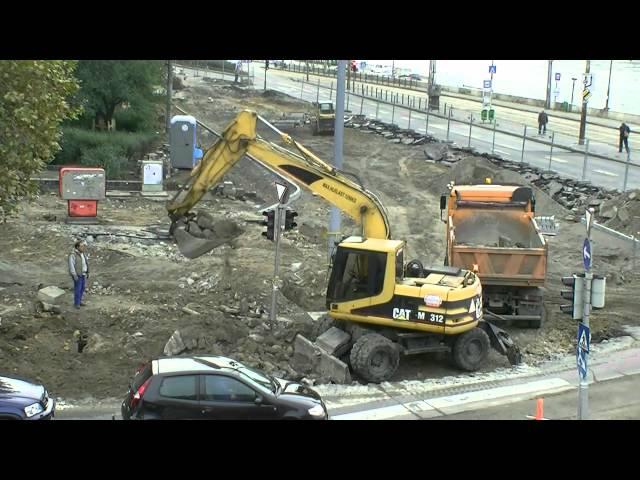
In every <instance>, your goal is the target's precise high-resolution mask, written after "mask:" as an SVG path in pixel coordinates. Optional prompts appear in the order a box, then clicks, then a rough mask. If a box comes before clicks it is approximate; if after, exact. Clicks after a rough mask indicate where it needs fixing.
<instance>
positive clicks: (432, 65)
mask: <svg viewBox="0 0 640 480" xmlns="http://www.w3.org/2000/svg"><path fill="white" fill-rule="evenodd" d="M435 82H436V61H435V60H429V86H428V90H429V89H430V88H431V86H432V85H434V84H435Z"/></svg>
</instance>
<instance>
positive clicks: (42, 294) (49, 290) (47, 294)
mask: <svg viewBox="0 0 640 480" xmlns="http://www.w3.org/2000/svg"><path fill="white" fill-rule="evenodd" d="M64 294H65V292H64V290H62V289H61V288H58V287H56V286H53V285H52V286H50V287H45V288H42V289H40V290H38V300H40V301H42V302H43V303H48V304H51V305H57V304H58V300H59V299H60V297H62V296H63V295H64Z"/></svg>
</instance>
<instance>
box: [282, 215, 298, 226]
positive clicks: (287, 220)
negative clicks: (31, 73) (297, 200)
mask: <svg viewBox="0 0 640 480" xmlns="http://www.w3.org/2000/svg"><path fill="white" fill-rule="evenodd" d="M284 215H285V216H284V229H285V230H292V229H294V228H296V227H297V226H298V224H297V223H296V222H295V221H294V219H295V218H296V217H297V216H298V212H296V211H295V210H287V211H286V212H285V214H284Z"/></svg>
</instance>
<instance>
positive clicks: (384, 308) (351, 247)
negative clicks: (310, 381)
mask: <svg viewBox="0 0 640 480" xmlns="http://www.w3.org/2000/svg"><path fill="white" fill-rule="evenodd" d="M258 121H261V122H262V123H263V124H265V125H266V126H267V127H269V128H271V129H272V130H273V131H275V132H276V133H277V134H278V135H279V136H280V138H281V139H282V141H283V142H284V143H285V144H286V145H287V146H288V147H292V149H295V151H292V150H290V149H288V148H283V147H281V146H279V145H277V144H275V143H272V142H269V141H267V140H265V139H264V138H262V137H260V136H259V135H257V132H256V127H257V122H258ZM245 154H247V155H249V156H250V157H251V158H252V159H254V160H257V161H258V162H260V163H261V164H263V165H264V166H266V167H267V168H269V169H271V170H272V171H276V172H278V173H279V174H281V175H282V176H284V177H286V178H287V179H289V180H290V181H291V182H293V183H295V184H297V185H300V186H302V187H304V188H306V189H308V190H310V191H311V192H313V193H315V194H317V195H318V196H320V197H322V198H324V199H325V200H327V201H328V202H329V203H330V204H332V205H334V206H336V207H337V208H339V209H340V210H341V211H343V212H344V213H345V214H347V215H348V216H350V217H351V218H352V219H353V220H354V221H355V223H356V224H357V225H359V226H360V227H361V234H360V235H359V236H350V237H346V238H343V239H342V241H341V242H339V244H337V245H336V249H335V254H334V255H333V259H332V265H331V267H330V268H331V271H330V276H329V283H328V286H327V294H326V306H327V310H328V312H327V315H326V316H324V317H321V318H320V319H318V320H317V324H318V325H323V326H324V327H326V331H325V328H319V330H318V333H320V335H319V336H317V338H315V339H312V340H315V341H311V340H309V339H307V338H305V337H303V336H301V335H297V337H296V339H295V343H294V364H295V366H296V369H298V370H299V371H300V370H301V369H302V371H314V373H316V374H318V375H319V376H320V377H321V378H323V379H325V380H328V381H332V382H335V383H347V382H350V381H351V376H350V373H351V372H355V373H356V375H357V376H359V377H360V378H362V379H364V380H366V381H369V382H381V381H385V380H388V379H390V378H391V377H392V376H393V374H394V373H395V372H396V370H397V368H398V364H399V361H400V356H401V355H410V354H418V353H425V352H443V351H444V352H451V354H452V358H453V361H454V363H455V365H457V366H458V367H459V368H461V369H463V370H467V371H474V370H477V369H478V368H480V367H481V366H482V365H483V364H484V362H485V360H486V358H487V356H488V353H489V349H490V346H491V347H493V348H494V349H496V350H497V351H498V352H500V353H501V354H503V355H506V356H507V358H508V359H509V361H510V363H511V364H513V365H515V364H517V363H519V362H520V359H521V355H520V352H519V349H518V348H517V346H516V345H515V344H514V342H513V341H512V339H511V338H510V337H509V335H508V334H507V333H506V332H505V331H503V330H501V329H499V328H497V327H496V326H494V325H492V324H490V323H489V322H486V321H484V320H483V317H482V315H483V310H482V287H481V285H480V280H479V278H478V276H477V275H476V274H475V273H473V272H471V271H468V270H464V269H462V268H458V267H451V266H439V267H433V268H425V267H424V266H423V265H422V263H420V262H419V261H417V260H413V261H410V262H407V263H405V259H404V254H405V242H404V241H401V240H392V239H391V227H390V224H389V219H388V216H387V213H386V211H385V208H384V206H383V205H382V203H381V202H380V200H379V199H378V198H377V196H376V195H375V194H373V193H372V192H370V191H369V190H367V189H366V188H365V187H364V186H363V185H362V183H361V182H360V181H359V180H358V179H357V178H354V179H352V178H351V177H355V176H354V175H352V174H348V173H345V172H342V171H339V170H337V169H336V168H335V167H334V166H332V165H330V164H328V163H326V162H324V161H322V160H321V159H320V158H318V157H317V156H316V155H314V154H313V153H312V152H311V151H309V150H308V149H307V148H305V147H304V146H303V145H301V144H300V143H298V142H296V141H295V140H294V139H293V138H291V136H289V135H287V134H285V133H283V132H281V131H279V130H278V129H277V128H275V127H274V126H272V125H271V124H269V122H267V121H266V120H264V119H263V118H262V117H260V116H259V115H257V114H256V113H255V112H253V111H249V110H243V111H241V112H240V113H239V114H238V115H237V116H236V118H235V119H234V120H233V121H232V122H231V123H230V124H229V125H228V126H227V127H226V128H225V130H224V131H223V133H222V135H221V138H219V139H218V140H217V141H216V142H215V144H214V145H213V146H211V148H209V149H208V150H207V151H206V153H205V154H204V156H203V158H202V160H201V161H200V163H199V164H198V165H197V166H196V167H195V168H194V170H193V172H192V177H191V180H190V181H189V183H188V184H187V185H186V186H185V188H183V189H182V190H181V191H180V192H178V193H177V194H176V196H175V197H174V198H173V199H171V200H170V201H169V203H168V204H167V209H168V213H169V216H170V218H171V219H172V220H173V222H174V223H173V225H172V230H175V229H176V228H179V229H183V228H184V220H185V217H189V216H191V218H193V214H192V213H190V210H191V209H192V208H193V207H194V206H195V205H196V204H197V203H198V201H199V200H200V199H201V198H202V196H203V195H204V194H205V193H206V192H207V190H208V189H209V188H211V187H213V186H214V185H216V184H217V183H218V182H219V181H221V179H222V177H223V175H224V174H225V173H226V172H227V171H229V169H231V168H232V167H233V165H234V164H235V163H236V162H237V161H239V160H240V159H241V158H242V157H243V156H244V155H245ZM180 222H182V226H181V224H180ZM176 225H177V227H176ZM182 233H183V238H184V232H182ZM176 238H177V237H176Z"/></svg>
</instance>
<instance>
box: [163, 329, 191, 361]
mask: <svg viewBox="0 0 640 480" xmlns="http://www.w3.org/2000/svg"><path fill="white" fill-rule="evenodd" d="M186 349H187V347H186V345H185V344H184V342H183V341H182V336H181V335H180V330H176V331H175V332H173V335H171V338H170V339H169V341H168V342H167V343H166V345H165V346H164V350H163V353H164V354H165V355H166V356H172V355H178V354H180V353H182V352H184V351H185V350H186Z"/></svg>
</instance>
